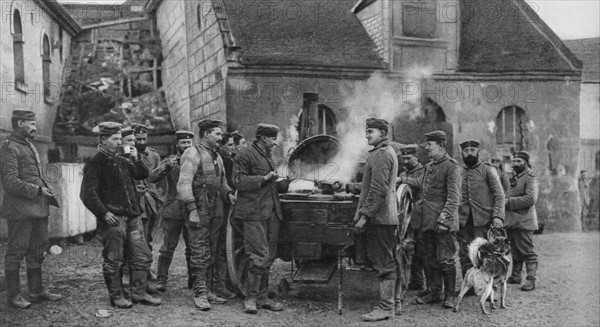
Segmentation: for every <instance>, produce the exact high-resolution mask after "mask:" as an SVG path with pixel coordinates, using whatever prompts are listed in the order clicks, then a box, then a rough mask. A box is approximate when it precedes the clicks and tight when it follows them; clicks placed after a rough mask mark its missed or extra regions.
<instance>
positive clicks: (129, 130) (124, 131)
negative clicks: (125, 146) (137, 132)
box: [121, 127, 133, 137]
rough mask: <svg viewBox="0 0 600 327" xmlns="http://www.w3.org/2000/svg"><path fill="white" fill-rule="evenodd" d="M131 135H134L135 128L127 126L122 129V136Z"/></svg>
mask: <svg viewBox="0 0 600 327" xmlns="http://www.w3.org/2000/svg"><path fill="white" fill-rule="evenodd" d="M129 135H133V128H131V127H126V128H123V129H122V130H121V136H122V137H125V136H129Z"/></svg>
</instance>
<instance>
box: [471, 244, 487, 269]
mask: <svg viewBox="0 0 600 327" xmlns="http://www.w3.org/2000/svg"><path fill="white" fill-rule="evenodd" d="M486 243H488V240H486V239H485V238H483V237H478V238H476V239H475V240H473V242H471V244H469V259H471V263H472V264H473V267H479V262H480V258H479V248H480V247H481V246H482V245H483V244H486Z"/></svg>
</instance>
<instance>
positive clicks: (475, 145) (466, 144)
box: [460, 140, 479, 150]
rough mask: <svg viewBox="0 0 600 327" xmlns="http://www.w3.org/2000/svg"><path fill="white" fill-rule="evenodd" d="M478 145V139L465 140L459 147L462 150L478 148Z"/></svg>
mask: <svg viewBox="0 0 600 327" xmlns="http://www.w3.org/2000/svg"><path fill="white" fill-rule="evenodd" d="M478 147H479V141H477V140H466V141H464V142H462V143H461V144H460V148H461V149H463V150H464V149H465V148H478Z"/></svg>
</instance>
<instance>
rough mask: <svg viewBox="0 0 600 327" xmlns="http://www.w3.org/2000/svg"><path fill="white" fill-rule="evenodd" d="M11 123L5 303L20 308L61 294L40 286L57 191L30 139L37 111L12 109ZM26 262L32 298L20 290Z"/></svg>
mask: <svg viewBox="0 0 600 327" xmlns="http://www.w3.org/2000/svg"><path fill="white" fill-rule="evenodd" d="M10 121H11V124H12V128H13V132H12V134H10V135H9V136H8V137H7V139H6V141H4V143H3V144H2V148H1V150H0V151H1V152H0V163H1V167H2V188H3V189H4V201H3V202H2V210H1V212H2V218H5V219H6V220H7V225H8V244H7V248H6V255H5V259H4V273H5V275H6V286H7V297H6V299H7V302H8V305H9V306H12V307H16V308H19V309H24V308H27V307H29V306H30V305H31V302H38V301H42V300H50V301H56V300H60V299H61V298H62V295H59V294H53V293H50V292H49V291H48V290H45V289H44V287H43V285H42V262H43V261H44V251H46V247H47V246H48V215H49V214H50V210H49V205H53V206H58V203H57V201H56V197H55V195H54V190H53V189H52V187H50V185H49V184H48V183H47V182H46V180H45V179H44V177H43V176H42V164H41V162H40V157H39V155H38V152H37V150H36V148H35V147H34V146H33V144H32V143H31V140H33V139H34V138H35V136H36V135H37V127H36V122H35V113H34V112H33V111H30V110H21V109H17V110H14V111H13V112H12V117H11V120H10ZM23 258H25V263H26V264H27V284H28V286H29V300H30V301H31V302H29V301H27V300H25V298H23V296H22V295H21V287H20V279H19V271H20V270H21V261H23Z"/></svg>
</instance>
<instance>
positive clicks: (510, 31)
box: [459, 0, 581, 72]
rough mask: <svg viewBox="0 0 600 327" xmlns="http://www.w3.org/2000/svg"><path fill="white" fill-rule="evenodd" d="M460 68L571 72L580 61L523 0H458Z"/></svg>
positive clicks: (469, 69)
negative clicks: (459, 13)
mask: <svg viewBox="0 0 600 327" xmlns="http://www.w3.org/2000/svg"><path fill="white" fill-rule="evenodd" d="M460 11H461V29H460V46H459V70H461V71H474V72H498V71H515V72H523V71H547V72H573V71H577V70H579V69H581V62H580V61H579V60H577V58H576V57H575V56H574V55H573V54H572V53H571V52H570V51H569V49H568V48H567V47H566V46H565V45H564V44H563V43H562V41H560V39H559V38H558V36H556V34H555V33H554V32H553V31H552V30H551V29H550V28H549V27H548V26H547V25H546V24H545V23H544V22H543V21H542V19H541V18H540V17H539V16H538V15H537V14H536V13H535V11H534V10H533V9H531V8H530V7H529V5H528V4H527V3H525V2H524V1H523V0H485V1H481V0H461V1H460Z"/></svg>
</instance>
